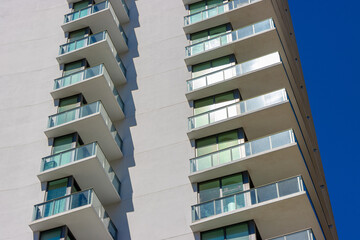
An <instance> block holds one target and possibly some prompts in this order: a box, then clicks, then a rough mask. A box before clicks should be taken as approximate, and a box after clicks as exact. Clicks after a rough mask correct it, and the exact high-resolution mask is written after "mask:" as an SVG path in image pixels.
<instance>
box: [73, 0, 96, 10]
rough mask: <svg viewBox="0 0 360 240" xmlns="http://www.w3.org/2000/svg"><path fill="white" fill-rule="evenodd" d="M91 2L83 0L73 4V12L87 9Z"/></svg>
mask: <svg viewBox="0 0 360 240" xmlns="http://www.w3.org/2000/svg"><path fill="white" fill-rule="evenodd" d="M92 2H93V1H91V0H83V1H80V2H76V3H73V10H74V12H76V11H79V10H81V9H83V8H87V7H88V6H89V5H91V4H92Z"/></svg>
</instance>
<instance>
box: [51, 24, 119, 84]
mask: <svg viewBox="0 0 360 240" xmlns="http://www.w3.org/2000/svg"><path fill="white" fill-rule="evenodd" d="M84 58H85V59H86V60H87V61H88V63H89V64H90V66H97V65H100V64H104V65H105V67H106V69H107V70H108V71H109V75H110V77H111V79H112V80H113V81H114V83H115V85H117V84H122V83H126V69H125V66H124V64H123V63H122V61H121V59H120V57H119V55H118V54H117V51H116V48H115V47H114V44H113V41H112V40H111V38H110V36H109V34H108V33H107V32H106V31H104V32H100V33H96V34H93V35H90V36H88V37H85V38H82V39H79V40H76V41H72V42H69V43H66V44H64V45H61V46H60V52H59V56H58V57H57V58H56V59H57V61H58V62H59V64H64V63H70V62H74V61H77V60H80V59H84Z"/></svg>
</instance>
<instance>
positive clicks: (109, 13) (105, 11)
mask: <svg viewBox="0 0 360 240" xmlns="http://www.w3.org/2000/svg"><path fill="white" fill-rule="evenodd" d="M61 27H62V29H63V30H64V32H71V31H75V30H78V29H81V28H85V27H90V29H91V30H92V31H93V32H103V31H105V30H106V31H107V32H108V33H109V34H110V36H111V39H112V40H113V41H114V42H113V43H114V45H115V47H116V49H117V51H118V52H119V53H123V52H126V51H128V46H127V41H128V39H127V36H126V34H125V32H124V30H123V28H122V27H121V25H120V22H119V20H118V18H117V16H116V14H115V12H114V9H113V7H112V5H111V3H110V2H109V1H104V2H101V3H98V4H95V5H92V6H89V7H87V8H83V9H81V10H79V11H75V12H71V13H69V14H66V15H65V18H64V24H63V25H62V26H61Z"/></svg>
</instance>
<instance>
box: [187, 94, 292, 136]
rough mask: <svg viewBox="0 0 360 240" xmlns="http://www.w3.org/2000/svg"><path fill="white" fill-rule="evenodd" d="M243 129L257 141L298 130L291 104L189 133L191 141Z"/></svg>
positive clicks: (220, 122)
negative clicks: (274, 134)
mask: <svg viewBox="0 0 360 240" xmlns="http://www.w3.org/2000/svg"><path fill="white" fill-rule="evenodd" d="M240 127H243V128H244V131H245V133H246V135H247V137H248V139H256V138H260V137H263V136H266V135H270V134H273V133H276V132H281V131H283V130H285V129H296V128H298V125H297V121H296V117H295V115H294V113H293V110H292V108H291V105H290V102H288V101H287V102H283V103H280V104H277V105H273V106H270V107H266V108H262V109H260V110H257V111H254V112H249V113H245V114H242V115H239V116H235V117H232V118H228V119H225V120H222V121H219V122H216V123H213V124H209V125H207V126H204V127H200V128H197V129H195V130H192V131H190V132H188V137H189V139H199V138H203V137H207V136H211V135H214V134H218V133H222V132H226V131H230V130H233V129H237V128H240Z"/></svg>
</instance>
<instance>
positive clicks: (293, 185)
mask: <svg viewBox="0 0 360 240" xmlns="http://www.w3.org/2000/svg"><path fill="white" fill-rule="evenodd" d="M278 186H279V195H280V197H282V196H287V195H290V194H293V193H297V192H299V183H298V179H297V178H293V179H289V180H285V181H282V182H279V184H278Z"/></svg>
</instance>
